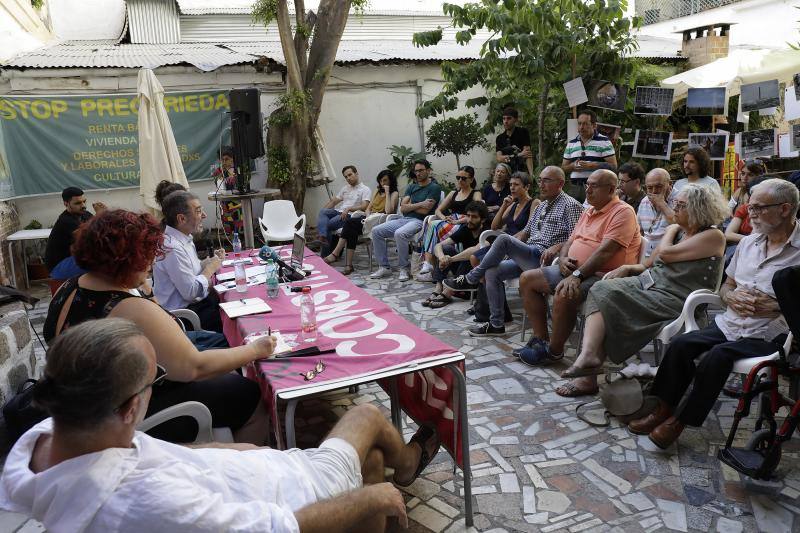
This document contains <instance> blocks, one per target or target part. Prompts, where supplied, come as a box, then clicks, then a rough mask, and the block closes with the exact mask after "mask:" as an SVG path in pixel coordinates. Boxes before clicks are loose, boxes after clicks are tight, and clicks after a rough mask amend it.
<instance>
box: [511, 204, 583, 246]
mask: <svg viewBox="0 0 800 533" xmlns="http://www.w3.org/2000/svg"><path fill="white" fill-rule="evenodd" d="M581 213H583V206H581V204H580V202H578V201H577V200H576V199H575V198H573V197H572V196H569V195H568V194H566V193H565V192H563V191H562V192H561V193H560V194H559V195H558V196H556V197H555V198H553V199H552V200H545V201H544V202H542V203H540V204H539V205H538V206H537V207H536V211H534V212H533V216H532V217H531V219H530V220H529V221H528V225H527V226H526V227H525V232H526V233H527V234H528V240H527V244H528V245H529V246H533V247H534V248H537V249H538V250H539V251H540V252H544V251H545V250H547V249H548V248H550V247H551V246H553V245H554V244H559V243H562V242H567V239H569V236H570V235H571V234H572V230H574V229H575V224H577V223H578V219H579V218H581Z"/></svg>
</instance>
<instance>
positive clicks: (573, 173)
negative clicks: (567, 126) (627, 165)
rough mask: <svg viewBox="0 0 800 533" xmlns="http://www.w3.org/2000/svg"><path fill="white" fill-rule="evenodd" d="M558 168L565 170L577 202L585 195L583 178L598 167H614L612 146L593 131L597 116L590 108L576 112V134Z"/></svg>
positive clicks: (595, 128) (603, 136)
mask: <svg viewBox="0 0 800 533" xmlns="http://www.w3.org/2000/svg"><path fill="white" fill-rule="evenodd" d="M561 168H562V169H563V170H564V172H568V173H569V180H570V183H571V184H572V188H571V191H570V193H571V194H572V196H573V197H574V198H575V199H576V200H578V201H579V202H583V201H584V199H585V198H586V191H585V190H584V187H585V186H586V180H587V178H588V177H589V174H591V173H592V172H594V171H595V170H597V169H599V168H607V169H608V170H611V171H616V170H617V156H616V153H615V151H614V145H613V144H611V141H610V140H609V138H608V137H606V136H605V135H602V134H600V133H597V115H596V114H595V112H594V111H592V110H591V109H582V110H581V111H580V112H579V114H578V136H577V137H575V138H574V139H572V140H570V141H569V142H568V143H567V147H566V149H565V150H564V160H563V161H561Z"/></svg>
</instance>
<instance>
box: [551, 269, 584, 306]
mask: <svg viewBox="0 0 800 533" xmlns="http://www.w3.org/2000/svg"><path fill="white" fill-rule="evenodd" d="M580 295H581V280H579V279H578V278H577V277H575V276H573V275H569V276H567V277H566V278H564V279H562V280H561V281H560V282H559V283H558V285H557V286H556V296H561V297H562V298H566V299H567V300H576V299H578V298H579V297H580Z"/></svg>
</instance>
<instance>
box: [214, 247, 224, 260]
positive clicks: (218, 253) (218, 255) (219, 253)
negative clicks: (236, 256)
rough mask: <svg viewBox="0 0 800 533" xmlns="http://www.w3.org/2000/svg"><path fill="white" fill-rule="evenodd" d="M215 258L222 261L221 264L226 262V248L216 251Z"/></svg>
mask: <svg viewBox="0 0 800 533" xmlns="http://www.w3.org/2000/svg"><path fill="white" fill-rule="evenodd" d="M214 257H216V258H217V259H219V260H220V263H222V261H224V260H225V248H217V249H216V250H214Z"/></svg>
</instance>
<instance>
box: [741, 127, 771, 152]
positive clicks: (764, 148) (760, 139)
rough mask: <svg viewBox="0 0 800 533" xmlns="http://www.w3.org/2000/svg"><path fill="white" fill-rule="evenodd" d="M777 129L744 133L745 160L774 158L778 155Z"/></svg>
mask: <svg viewBox="0 0 800 533" xmlns="http://www.w3.org/2000/svg"><path fill="white" fill-rule="evenodd" d="M775 131H776V130H775V129H774V128H770V129H764V130H753V131H743V132H742V153H741V156H742V158H743V159H753V158H755V157H772V156H774V155H775V154H776V152H775V148H776V146H777V139H776V135H775Z"/></svg>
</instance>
